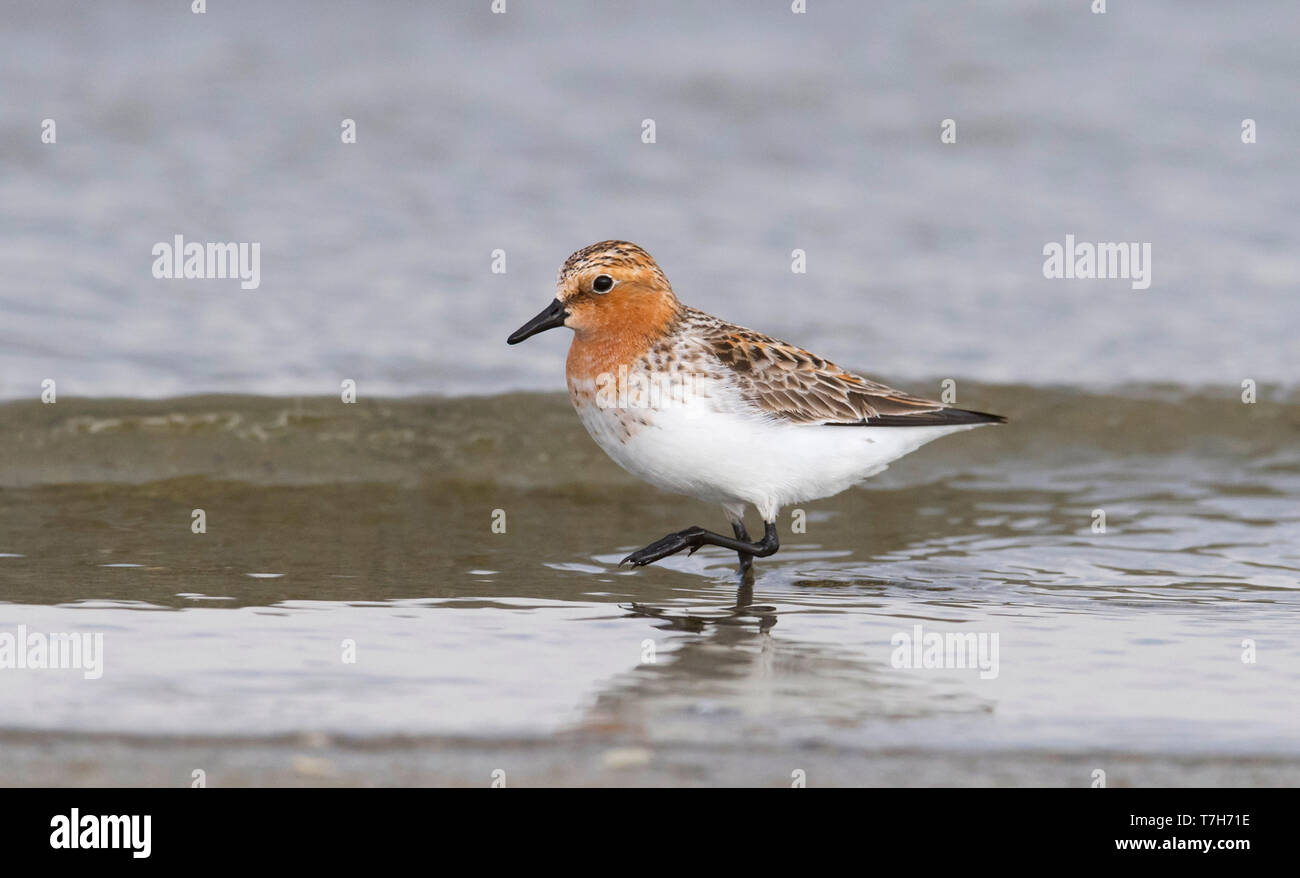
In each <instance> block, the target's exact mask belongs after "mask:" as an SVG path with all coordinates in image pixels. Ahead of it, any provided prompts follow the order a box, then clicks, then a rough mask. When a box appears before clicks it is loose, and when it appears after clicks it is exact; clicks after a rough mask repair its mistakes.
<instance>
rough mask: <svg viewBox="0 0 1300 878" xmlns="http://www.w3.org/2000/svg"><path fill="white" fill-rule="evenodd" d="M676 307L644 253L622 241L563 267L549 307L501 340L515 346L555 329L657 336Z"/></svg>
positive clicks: (594, 248)
mask: <svg viewBox="0 0 1300 878" xmlns="http://www.w3.org/2000/svg"><path fill="white" fill-rule="evenodd" d="M680 308H681V305H680V304H679V303H678V301H677V297H676V296H675V295H673V288H672V286H671V285H670V284H669V283H668V278H667V277H665V276H664V273H663V271H661V270H660V268H659V266H658V265H657V264H656V263H655V261H654V259H653V258H652V257H651V256H650V254H649V253H647V252H645V251H644V250H642V249H641V248H640V247H638V246H637V245H636V244H632V243H629V242H627V241H601V242H600V243H599V244H592V245H591V246H589V247H583V248H582V249H581V250H579V251H578V252H576V253H574V254H573V255H572V256H570V257H569V258H568V259H566V260H565V261H564V265H562V266H560V274H559V277H558V278H557V279H556V293H555V301H553V302H551V304H550V305H548V306H547V307H546V309H545V310H543V311H542V313H540V314H538V315H537V316H536V317H534V318H533V319H532V320H529V321H528V322H527V323H525V324H524V325H523V326H521V327H519V329H517V330H515V332H514V333H513V334H512V335H511V336H510V338H509V339H507V342H508V343H509V344H518V343H519V342H521V341H523V340H524V339H526V338H529V337H530V336H533V335H536V334H537V333H539V332H545V331H546V330H548V329H554V328H555V327H557V326H567V327H569V328H570V329H572V330H573V331H574V332H575V333H576V334H577V335H578V336H579V337H580V338H581V337H588V338H594V337H612V336H619V335H624V336H626V335H636V336H641V335H644V336H646V337H651V336H653V335H656V334H658V333H661V332H662V331H663V329H664V328H665V327H666V326H667V325H668V324H669V323H670V322H671V321H672V318H673V317H674V316H675V315H676V314H677V312H678V311H679V309H680Z"/></svg>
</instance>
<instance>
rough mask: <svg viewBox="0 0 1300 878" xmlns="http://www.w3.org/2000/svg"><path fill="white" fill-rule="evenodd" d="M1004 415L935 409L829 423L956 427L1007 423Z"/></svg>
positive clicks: (868, 425)
mask: <svg viewBox="0 0 1300 878" xmlns="http://www.w3.org/2000/svg"><path fill="white" fill-rule="evenodd" d="M1006 422H1007V419H1006V418H1004V417H1002V415H991V414H989V413H988V412H976V411H971V410H970V409H948V408H944V409H935V410H933V411H928V412H927V411H918V412H908V413H907V414H891V415H877V416H876V417H874V418H863V419H862V420H861V421H849V422H845V423H833V424H827V425H826V426H828V427H956V426H960V425H962V424H1005V423H1006Z"/></svg>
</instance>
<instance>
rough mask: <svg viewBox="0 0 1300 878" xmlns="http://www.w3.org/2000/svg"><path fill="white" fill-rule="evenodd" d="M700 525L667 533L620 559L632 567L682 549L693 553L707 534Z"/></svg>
mask: <svg viewBox="0 0 1300 878" xmlns="http://www.w3.org/2000/svg"><path fill="white" fill-rule="evenodd" d="M707 533H708V531H706V530H705V529H704V528H702V527H688V528H687V529H686V530H679V531H677V533H671V534H668V536H666V537H663V538H661V539H658V540H655V541H654V542H653V543H651V544H650V545H648V546H646V547H645V548H644V549H637V550H636V551H635V552H633V553H632V554H631V555H628V556H627V557H626V558H624V559H623V560H622V561H620V562H618V563H619V565H620V566H622V565H623V564H631V565H632V566H633V567H644V566H645V565H647V564H653V563H654V562H656V561H658V560H659V559H660V558H667V557H668V556H669V555H676V554H677V553H678V552H680V551H681V550H682V549H689V550H690V551H689V552H687V554H688V555H694V554H695V552H696V550H697V549H699V548H700V546H702V545H704V539H703V537H704V535H705V534H707Z"/></svg>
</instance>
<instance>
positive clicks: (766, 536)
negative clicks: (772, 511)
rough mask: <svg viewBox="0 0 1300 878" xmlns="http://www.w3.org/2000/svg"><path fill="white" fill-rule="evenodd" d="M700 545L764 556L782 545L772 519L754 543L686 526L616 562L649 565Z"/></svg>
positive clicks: (640, 565) (690, 552)
mask: <svg viewBox="0 0 1300 878" xmlns="http://www.w3.org/2000/svg"><path fill="white" fill-rule="evenodd" d="M700 546H721V547H722V548H724V549H731V550H733V551H735V552H738V553H740V554H742V555H748V556H751V557H757V558H766V557H767V556H769V555H775V554H776V550H777V549H779V548H781V541H780V540H779V539H778V538H777V535H776V522H775V521H769V522H766V525H765V527H764V532H763V538H762V539H761V540H759V541H758V542H756V543H751V542H749V541H748V540H745V541H741V540H739V539H732V538H731V537H724V536H723V535H722V534H715V533H714V532H713V531H711V530H705V529H704V528H702V527H688V528H687V529H686V530H679V531H678V532H677V533H672V534H669V535H668V536H666V537H664V538H663V539H660V540H655V541H654V542H653V543H651V544H650V545H648V546H646V547H645V548H644V549H637V550H636V551H635V552H633V553H632V554H631V555H628V556H627V557H626V558H624V559H623V560H622V561H621V562H619V563H620V564H629V563H630V564H631V565H632V566H633V567H644V566H645V565H646V564H652V563H654V562H655V561H658V560H659V559H660V558H667V557H668V556H669V555H675V554H677V553H678V552H680V551H681V550H682V549H689V550H690V551H689V552H688V553H687V554H690V555H694V554H695V551H696V550H697V549H699V548H700Z"/></svg>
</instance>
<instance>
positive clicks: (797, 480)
mask: <svg viewBox="0 0 1300 878" xmlns="http://www.w3.org/2000/svg"><path fill="white" fill-rule="evenodd" d="M731 393H732V392H731V391H730V390H729V389H728V388H724V387H721V386H717V387H714V388H712V392H710V393H707V394H704V395H699V396H693V397H691V398H689V399H687V400H686V401H684V402H677V401H673V402H672V403H671V404H668V405H663V406H661V407H659V408H633V407H628V408H617V407H604V408H602V407H600V406H598V405H596V404H595V402H594V400H593V397H592V396H591V395H587V394H581V395H580V396H578V397H575V408H576V409H577V411H578V415H579V417H581V419H582V423H583V425H584V426H585V427H586V428H587V432H588V433H590V434H591V437H592V438H593V439H595V440H596V443H597V444H598V445H600V447H601V448H603V449H604V450H605V453H606V454H608V455H609V456H610V457H611V458H613V459H614V461H615V462H616V463H618V464H619V465H620V466H621V467H623V468H624V469H626V470H627V471H628V472H630V473H632V474H633V475H636V476H639V477H640V478H642V479H645V480H646V481H647V482H650V483H651V484H653V485H656V486H658V487H660V488H663V489H664V490H667V491H672V492H675V493H678V494H687V495H689V496H692V497H698V498H699V499H701V500H707V501H710V502H717V503H724V504H735V503H751V504H753V505H754V506H756V507H757V508H758V511H759V513H760V514H761V515H762V516H763V518H764V520H769V521H770V520H772V519H773V518H775V516H776V511H777V510H778V509H779V508H780V507H782V506H787V505H789V504H791V503H799V502H803V501H807V500H815V499H817V498H820V497H829V496H831V495H832V494H838V493H839V492H840V491H843V490H844V489H846V488H848V487H850V486H851V485H854V484H856V483H857V482H860V481H862V480H863V479H865V478H867V477H869V476H872V475H875V474H876V473H878V472H880V471H881V470H883V469H884V468H885V467H886V466H888V465H889V463H890V462H891V461H894V460H897V459H898V458H900V457H902V456H903V455H905V454H908V453H909V452H912V451H915V450H916V449H917V448H920V447H921V446H922V445H924V444H926V443H927V442H930V441H932V440H934V439H937V438H939V437H940V436H944V435H947V434H948V433H954V432H957V431H960V430H969V429H971V427H972V426H977V425H961V426H955V427H953V426H944V427H827V426H821V425H816V424H790V423H785V422H780V421H775V420H772V419H769V418H767V417H765V416H762V415H758V414H749V413H746V412H745V411H744V409H743V407H742V406H738V405H737V404H736V400H734V399H731V398H729V397H730V394H731ZM738 408H739V409H740V411H737V409H738Z"/></svg>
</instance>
